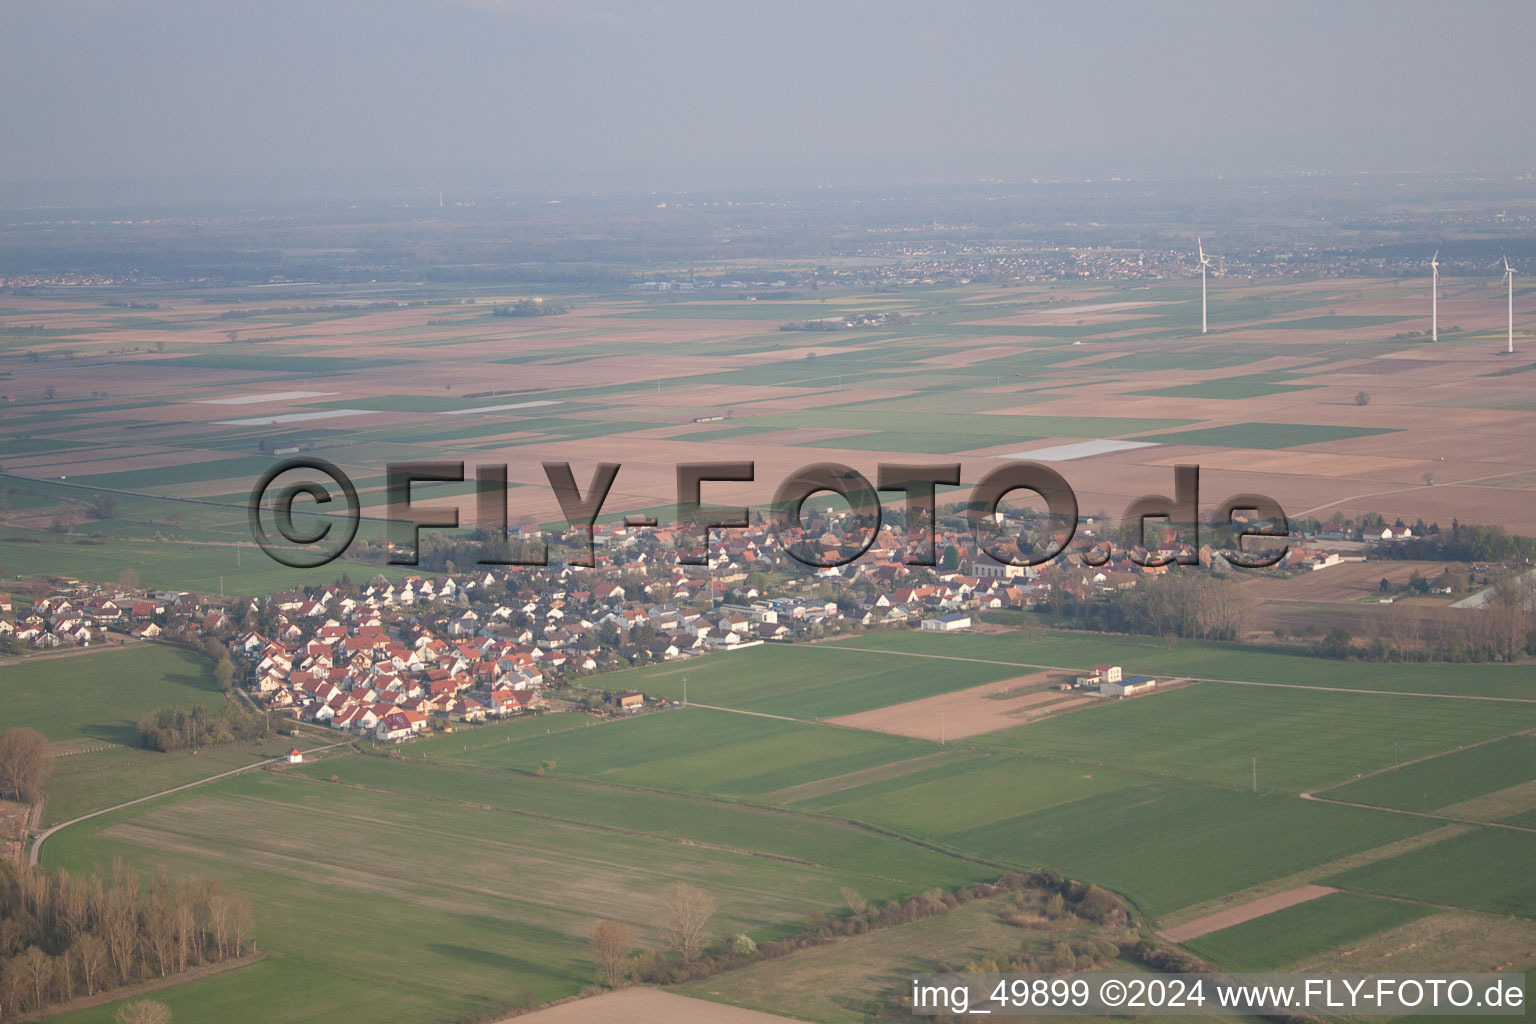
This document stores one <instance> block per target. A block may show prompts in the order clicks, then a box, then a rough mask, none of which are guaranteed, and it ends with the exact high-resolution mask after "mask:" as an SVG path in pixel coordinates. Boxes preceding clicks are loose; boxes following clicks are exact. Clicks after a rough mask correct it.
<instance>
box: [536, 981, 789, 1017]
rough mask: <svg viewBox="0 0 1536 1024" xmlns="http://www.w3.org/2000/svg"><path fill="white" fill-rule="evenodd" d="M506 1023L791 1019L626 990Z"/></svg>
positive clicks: (668, 994)
mask: <svg viewBox="0 0 1536 1024" xmlns="http://www.w3.org/2000/svg"><path fill="white" fill-rule="evenodd" d="M508 1020H516V1021H518V1022H519V1024H522V1022H525V1021H526V1022H527V1024H613V1022H614V1021H623V1022H624V1024H786V1022H792V1021H793V1018H791V1017H779V1016H777V1015H775V1014H771V1013H759V1012H758V1011H757V1010H743V1009H741V1008H740V1007H739V1006H727V1005H725V1004H724V1003H711V1002H706V1001H705V1000H703V999H690V998H688V997H687V996H680V995H676V994H674V993H672V992H663V991H661V990H660V989H654V988H626V989H622V990H621V991H618V992H606V993H604V994H603V995H600V996H593V997H592V998H591V999H577V1000H575V1001H573V1002H569V1003H561V1004H560V1005H559V1006H552V1007H550V1008H549V1009H547V1010H539V1011H537V1012H536V1013H530V1014H525V1015H523V1016H521V1017H512V1018H508Z"/></svg>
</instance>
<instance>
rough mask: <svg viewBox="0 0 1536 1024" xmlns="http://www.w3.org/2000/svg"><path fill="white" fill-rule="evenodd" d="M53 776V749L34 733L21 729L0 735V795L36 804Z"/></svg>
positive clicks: (44, 739)
mask: <svg viewBox="0 0 1536 1024" xmlns="http://www.w3.org/2000/svg"><path fill="white" fill-rule="evenodd" d="M51 774H53V747H52V745H51V744H49V742H48V738H47V737H46V736H44V735H43V734H42V733H40V732H38V731H37V730H36V729H28V728H26V727H25V726H21V727H18V728H15V729H8V730H6V731H5V732H4V733H0V794H4V793H13V794H15V795H16V797H17V798H18V799H21V800H35V799H37V797H38V795H39V794H40V793H41V792H42V790H43V784H44V783H46V782H47V781H48V776H49V775H51Z"/></svg>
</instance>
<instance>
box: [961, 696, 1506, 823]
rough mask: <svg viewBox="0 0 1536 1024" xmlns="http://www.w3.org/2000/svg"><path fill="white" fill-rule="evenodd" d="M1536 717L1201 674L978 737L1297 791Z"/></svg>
mask: <svg viewBox="0 0 1536 1024" xmlns="http://www.w3.org/2000/svg"><path fill="white" fill-rule="evenodd" d="M1532 725H1536V704H1504V703H1494V702H1490V701H1459V700H1444V699H1440V698H1435V697H1413V696H1399V695H1396V694H1372V693H1341V692H1329V691H1325V690H1291V689H1285V688H1282V687H1267V686H1234V685H1230V684H1225V683H1197V684H1195V685H1192V686H1185V687H1180V688H1176V689H1173V690H1170V691H1169V692H1167V693H1153V694H1150V695H1147V696H1144V697H1138V698H1136V699H1134V700H1128V701H1114V702H1110V703H1108V704H1107V705H1106V706H1104V707H1097V708H1093V709H1091V710H1087V711H1078V712H1076V713H1073V714H1068V715H1059V716H1057V717H1055V718H1051V719H1047V720H1046V721H1043V722H1037V723H1033V724H1030V725H1024V726H1018V727H1016V728H1013V729H1008V730H1004V731H1003V732H997V733H990V734H988V735H986V736H983V737H978V738H977V740H976V742H977V743H979V744H982V745H987V746H992V745H998V746H1005V747H1008V748H1010V749H1014V750H1019V751H1022V752H1026V753H1030V754H1036V755H1040V756H1045V757H1056V758H1061V759H1063V760H1068V761H1071V762H1073V763H1077V764H1085V765H1097V766H1102V767H1106V768H1116V769H1120V770H1123V771H1131V772H1136V773H1138V774H1149V775H1160V776H1165V777H1169V778H1181V779H1194V780H1198V781H1201V782H1210V783H1215V784H1217V785H1223V786H1236V787H1251V786H1253V785H1257V786H1258V788H1260V789H1263V790H1280V791H1283V792H1290V793H1299V792H1303V791H1306V790H1310V789H1315V788H1317V787H1319V786H1327V785H1330V784H1336V783H1338V782H1340V781H1342V780H1348V779H1350V778H1353V777H1354V776H1356V775H1359V774H1362V773H1365V772H1369V771H1375V770H1377V769H1379V768H1390V767H1391V766H1392V764H1393V759H1394V757H1401V758H1402V759H1403V760H1411V759H1412V758H1415V757H1423V756H1426V755H1429V754H1432V753H1437V752H1439V751H1443V750H1446V749H1448V748H1450V747H1454V746H1456V745H1459V744H1464V743H1471V742H1476V741H1479V740H1485V739H1490V738H1492V737H1494V736H1498V735H1500V734H1505V733H1509V732H1513V731H1514V730H1517V729H1524V728H1530V727H1531V726H1532ZM1525 742H1526V743H1527V744H1528V743H1529V740H1526V741H1525ZM1255 759H1256V766H1255ZM1255 779H1256V781H1255ZM1330 796H1337V794H1330ZM1337 798H1338V799H1341V800H1343V799H1351V798H1349V797H1344V796H1337ZM1364 802H1367V803H1369V802H1374V801H1364ZM1446 802H1449V801H1446Z"/></svg>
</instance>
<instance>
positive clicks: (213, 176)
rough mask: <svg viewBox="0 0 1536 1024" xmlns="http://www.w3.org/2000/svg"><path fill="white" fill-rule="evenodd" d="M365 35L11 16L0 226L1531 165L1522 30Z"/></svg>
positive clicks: (918, 8) (1131, 22)
mask: <svg viewBox="0 0 1536 1024" xmlns="http://www.w3.org/2000/svg"><path fill="white" fill-rule="evenodd" d="M363 10H364V11H365V12H366V13H360V11H359V9H358V8H357V7H355V6H353V5H351V4H347V3H341V2H337V0H315V2H307V3H297V2H292V0H273V2H272V3H270V4H265V5H261V6H257V7H251V6H245V5H238V4H232V3H218V2H206V3H191V2H187V0H128V2H123V3H101V2H99V0H70V2H62V3H49V2H43V0H13V2H12V3H11V4H9V5H7V32H6V33H5V35H4V37H3V38H0V90H3V91H4V93H5V94H6V95H8V96H12V97H24V98H25V101H24V102H13V103H10V104H7V105H5V107H4V108H0V138H4V139H6V141H7V160H6V161H5V164H4V166H3V167H0V206H4V207H6V208H14V207H16V206H18V205H23V206H25V205H34V204H50V205H53V204H59V203H64V204H66V205H70V206H112V205H119V204H123V203H131V204H134V205H155V204H161V203H182V202H189V201H190V202H207V201H220V202H223V201H241V200H244V199H250V200H256V199H265V198H268V197H273V196H286V197H292V198H314V197H321V196H328V197H333V198H339V197H342V196H348V197H351V196H356V195H359V194H361V195H369V194H374V193H387V192H390V191H393V190H398V189H401V188H410V187H418V188H428V187H430V188H431V189H433V190H436V189H438V188H441V189H443V190H444V191H448V190H452V189H460V190H466V191H473V192H481V191H484V190H487V189H490V188H496V189H499V190H501V191H503V192H506V193H508V194H518V195H528V194H532V193H538V192H549V191H552V190H557V191H563V192H566V193H570V194H578V193H592V194H602V195H613V194H620V193H635V194H643V193H648V192H650V191H652V190H656V191H658V192H667V191H688V192H692V191H699V190H728V189H748V188H765V187H766V188H797V187H815V186H817V185H830V186H847V185H853V184H857V185H861V186H867V185H868V184H869V183H875V184H876V185H877V186H878V187H901V185H902V183H911V184H920V183H921V184H945V185H962V184H966V183H974V182H977V181H981V180H986V179H1006V180H1013V181H1026V180H1028V179H1030V178H1036V177H1040V178H1080V177H1092V178H1106V177H1113V176H1120V177H1132V178H1138V179H1156V180H1176V179H1182V178H1197V179H1198V178H1203V177H1206V176H1215V175H1217V174H1224V175H1227V176H1236V177H1241V178H1251V177H1255V176H1270V175H1273V176H1286V175H1290V174H1302V173H1316V174H1353V173H1357V172H1360V171H1369V172H1372V173H1408V172H1404V171H1402V170H1401V169H1402V168H1418V169H1419V171H1420V172H1423V173H1447V172H1449V173H1468V172H1475V171H1476V170H1478V169H1490V168H1491V169H1501V168H1508V169H1511V170H1512V171H1513V172H1529V170H1531V168H1532V155H1531V153H1530V152H1529V147H1528V145H1527V142H1526V140H1525V138H1524V137H1523V135H1524V133H1523V132H1522V131H1521V130H1520V128H1519V122H1518V119H1517V117H1518V115H1517V114H1516V113H1515V112H1514V110H1512V109H1511V108H1510V106H1509V104H1510V99H1509V98H1511V97H1518V96H1520V95H1522V94H1526V93H1529V92H1531V91H1533V90H1536V66H1533V65H1532V64H1531V62H1530V61H1529V60H1527V59H1526V57H1525V54H1524V52H1523V47H1524V43H1525V40H1527V39H1529V38H1530V37H1531V36H1532V35H1533V34H1536V7H1532V6H1531V5H1527V4H1513V3H1508V4H1502V3H1501V4H1494V5H1489V6H1488V7H1482V8H1477V9H1474V10H1473V11H1471V12H1469V13H1468V15H1467V16H1464V17H1457V18H1446V17H1444V16H1443V12H1442V11H1441V9H1440V8H1439V7H1437V6H1435V5H1433V4H1430V3H1428V2H1426V0H1407V2H1404V3H1398V4H1393V5H1390V6H1386V5H1342V6H1341V5H1330V4H1326V3H1322V2H1302V3H1295V4H1284V5H1281V4H1270V5H1242V6H1236V5H1226V4H1219V3H1214V2H1208V0H1189V2H1184V3H1171V2H1162V3H1145V4H1142V3H1134V4H1133V3H1123V2H1109V3H1103V4H1094V5H1075V4H1056V3H1047V4H1031V5H1016V4H1002V3H992V2H983V0H976V2H969V3H956V4H952V5H945V6H943V7H934V6H929V5H924V4H916V3H895V4H878V5H877V4H871V3H868V2H865V0H847V2H841V3H833V4H813V3H809V2H804V3H802V2H789V3H785V4H781V5H775V6H773V7H771V8H767V7H749V6H737V5H717V4H705V3H700V2H696V0H658V2H655V3H648V4H629V3H619V2H608V0H578V2H573V3H570V4H563V5H560V6H558V7H544V6H542V5H540V4H536V3H523V2H517V0H382V2H379V3H376V4H369V5H367V6H366V8H364V9H363ZM1494 15H1497V26H1498V31H1491V30H1490V27H1491V26H1492V25H1493V24H1494V20H1493V16H1494ZM1495 76H1497V82H1498V85H1497V92H1495V91H1494V89H1493V85H1492V83H1493V81H1494V77H1495ZM1456 168H1466V169H1468V171H1466V172H1464V171H1459V170H1455V169H1456ZM1490 173H1502V172H1501V171H1492V172H1490ZM881 183H891V184H890V185H889V186H885V185H882V184H881Z"/></svg>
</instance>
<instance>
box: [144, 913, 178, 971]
mask: <svg viewBox="0 0 1536 1024" xmlns="http://www.w3.org/2000/svg"><path fill="white" fill-rule="evenodd" d="M140 918H141V921H140V927H141V929H142V931H143V936H144V945H145V947H146V949H147V951H148V953H149V955H150V956H153V957H154V958H155V968H156V969H157V970H158V971H159V972H160V977H162V978H163V977H165V976H166V975H168V974H170V973H171V968H172V967H173V966H174V964H175V962H176V961H175V956H176V908H175V907H173V906H172V905H171V901H170V898H169V897H168V896H167V895H166V894H165V893H163V892H157V893H155V894H154V896H153V897H151V898H150V901H149V905H148V906H146V907H145V908H144V912H143V914H141V915H140Z"/></svg>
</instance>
